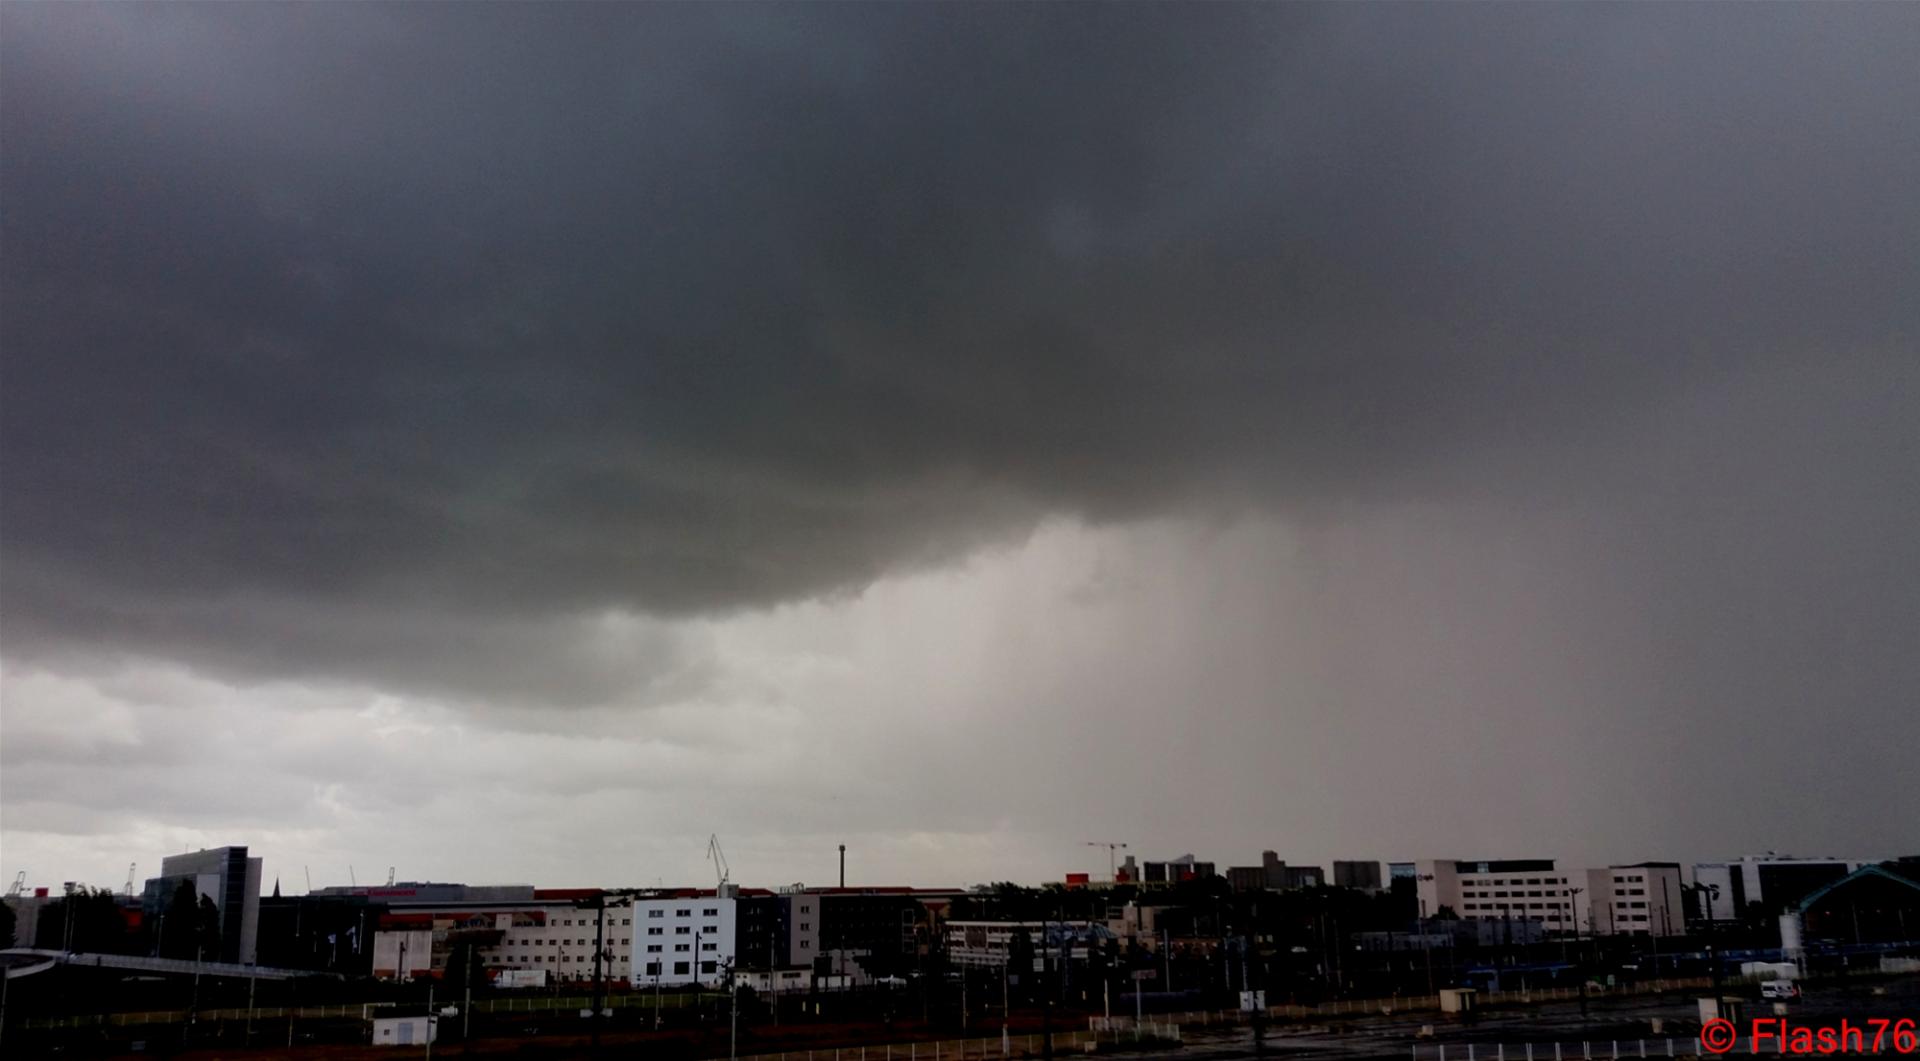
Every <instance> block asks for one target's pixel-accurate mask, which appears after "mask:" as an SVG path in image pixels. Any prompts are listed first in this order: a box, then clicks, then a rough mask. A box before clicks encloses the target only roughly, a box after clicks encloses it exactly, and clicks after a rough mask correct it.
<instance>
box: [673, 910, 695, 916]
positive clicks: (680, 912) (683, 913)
mask: <svg viewBox="0 0 1920 1061" xmlns="http://www.w3.org/2000/svg"><path fill="white" fill-rule="evenodd" d="M673 916H675V917H692V916H693V911H692V910H675V911H674V912H673Z"/></svg>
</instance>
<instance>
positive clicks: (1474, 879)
mask: <svg viewBox="0 0 1920 1061" xmlns="http://www.w3.org/2000/svg"><path fill="white" fill-rule="evenodd" d="M1413 870H1414V872H1413V874H1412V877H1413V879H1414V882H1415V896H1416V899H1417V902H1418V904H1419V914H1420V916H1421V917H1422V918H1427V917H1432V916H1434V915H1435V914H1437V913H1439V912H1440V910H1441V909H1442V908H1446V909H1449V910H1452V911H1453V912H1454V913H1455V914H1457V915H1459V916H1460V917H1461V918H1464V919H1466V920H1469V921H1522V920H1527V921H1538V922H1540V923H1542V924H1543V925H1545V926H1546V928H1547V930H1548V931H1550V932H1566V933H1575V932H1579V931H1582V930H1583V923H1584V922H1585V920H1586V911H1587V901H1588V898H1589V897H1588V895H1587V887H1586V875H1585V874H1584V873H1575V872H1573V871H1565V870H1559V869H1556V868H1554V861H1553V860H1552V859H1550V858H1539V859H1507V860H1500V861H1486V862H1477V861H1459V860H1452V859H1443V860H1437V861H1425V862H1416V863H1414V864H1413Z"/></svg>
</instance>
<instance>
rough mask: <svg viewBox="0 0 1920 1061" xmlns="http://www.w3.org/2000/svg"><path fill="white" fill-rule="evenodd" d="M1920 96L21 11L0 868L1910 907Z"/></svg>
mask: <svg viewBox="0 0 1920 1061" xmlns="http://www.w3.org/2000/svg"><path fill="white" fill-rule="evenodd" d="M1916 54H1920V6H1916V5H1899V4H1847V5H1784V4H1773V5H1755V6H1731V5H1719V4H1714V5H1679V4H1674V5H1644V4H1643V5H1545V4H1542V5H1526V6H1521V5H1439V4H1435V5H1424V6H1398V5H1387V4H1373V5H1359V4H1341V5H1329V6H1315V5H1307V4H1294V5H1279V4H1273V5H1264V6H1252V7H1239V6H1231V5H1222V4H1209V5H1195V6H1186V7H1177V8H1176V7H1158V6H1147V5H1134V4H1128V5H1119V4H1116V5H1111V6H1077V5H1047V6H1039V5H1035V6H1010V5H992V6H987V5H982V6H959V5H952V6H930V5H917V4H916V5H904V4H903V5H894V6H882V5H858V6H844V7H842V6H824V5H805V6H802V5H788V6H780V7H756V6H749V5H740V4H725V5H720V4H715V5H698V6H668V5H637V4H636V5H610V4H608V5H585V4H579V5H564V6H563V5H538V6H535V5H526V6H516V5H507V4H495V5H461V6H454V5H440V4H435V5H428V4H412V5H373V4H219V5H206V6H196V5H192V4H168V5H158V4H152V5H133V4H113V5H90V4H82V3H63V4H24V3H13V4H6V5H3V6H0V346H3V348H4V349H3V351H0V771H3V772H0V847H4V857H3V858H0V871H3V872H4V874H5V875H6V876H7V877H8V878H11V876H12V875H13V873H14V872H16V871H17V870H21V869H24V870H27V871H28V876H29V878H30V879H31V880H32V882H34V883H37V884H45V883H53V884H56V885H57V883H58V882H59V881H61V880H69V879H78V880H85V881H90V882H93V883H100V884H115V885H117V884H119V883H120V882H121V881H122V880H123V879H124V874H125V872H126V869H125V867H126V864H127V863H129V862H138V863H139V864H140V866H141V875H142V876H145V875H146V874H147V873H149V872H152V871H155V870H157V868H158V861H159V858H160V857H161V856H162V855H163V854H167V853H171V852H175V851H179V850H181V849H182V848H183V847H185V846H201V845H208V846H211V845H216V844H223V843H244V844H248V845H250V846H252V847H253V848H254V849H255V851H256V852H257V853H259V854H263V855H264V856H266V858H267V859H268V869H267V873H268V877H269V878H270V879H271V878H275V877H277V878H279V879H280V880H281V882H282V884H283V886H284V887H286V888H288V889H290V890H298V889H299V888H302V887H304V872H310V873H311V875H312V881H313V883H314V884H315V885H316V886H318V885H323V884H333V883H345V881H346V879H347V877H348V872H349V870H348V867H349V866H352V867H353V868H354V871H355V872H356V873H357V874H358V878H359V879H360V880H361V881H363V882H364V881H367V880H377V879H384V874H385V873H386V870H387V867H388V866H390V865H391V866H396V867H397V872H398V874H399V875H400V876H401V877H402V878H403V879H404V878H412V879H426V878H432V879H442V880H446V879H453V880H468V881H473V882H498V881H527V882H536V883H541V884H549V885H577V884H595V883H604V884H650V883H653V882H655V881H656V880H660V881H665V882H667V883H675V882H680V883H698V882H701V881H708V880H711V869H710V868H709V867H707V866H705V865H703V863H702V852H703V851H704V849H705V846H706V836H707V834H708V833H718V834H719V835H720V836H721V839H722V842H723V844H724V845H725V847H726V850H727V853H728V855H729V857H730V858H731V860H732V863H733V869H734V878H735V879H736V880H738V881H741V882H743V883H748V884H758V885H773V884H780V883H787V882H793V881H806V882H810V883H830V882H831V881H832V879H833V876H834V872H835V852H834V846H835V845H836V844H839V843H846V844H847V845H848V846H849V853H848V865H849V868H848V876H849V880H850V882H853V883H883V882H900V883H918V884H934V883H962V882H975V881H986V880H997V879H1006V878H1012V879H1020V880H1028V881H1040V880H1044V879H1050V878H1051V879H1057V878H1058V875H1059V874H1060V873H1062V872H1066V871H1075V870H1079V871H1089V870H1090V871H1095V872H1104V871H1105V868H1106V855H1105V852H1104V851H1099V850H1096V849H1094V848H1090V847H1087V846H1085V842H1086V841H1088V840H1098V841H1108V840H1112V841H1126V842H1129V843H1130V844H1131V845H1132V848H1131V850H1132V851H1134V852H1135V853H1137V854H1139V855H1141V856H1142V857H1148V858H1167V857H1172V856H1175V855H1179V854H1181V853H1184V852H1188V851H1192V852H1194V853H1195V854H1198V855H1199V856H1200V857H1202V858H1207V859H1212V860H1214V861H1216V862H1218V863H1220V864H1221V865H1222V866H1223V867H1224V866H1225V865H1228V864H1243V863H1248V862H1257V860H1258V857H1259V852H1260V851H1261V850H1262V849H1263V848H1272V849H1275V850H1277V851H1278V852H1279V853H1280V855H1281V857H1283V858H1286V859H1288V860H1290V861H1296V862H1325V861H1328V860H1331V859H1334V858H1379V859H1403V858H1432V857H1443V858H1444V857H1463V858H1486V857H1529V856H1539V855H1547V856H1559V857H1564V858H1572V859H1577V860H1591V861H1603V860H1605V861H1624V860H1636V861H1637V860H1642V859H1653V858H1659V859H1681V860H1687V861H1692V860H1695V859H1708V858H1724V857H1728V856H1737V855H1740V854H1743V853H1749V852H1757V851H1765V850H1769V849H1775V850H1780V851H1794V852H1800V853H1821V854H1826V853H1831V854H1840V855H1847V856H1854V857H1885V856H1891V855H1895V854H1902V853H1915V852H1920V770H1916V769H1915V768H1914V750H1915V747H1916V745H1920V704H1916V699H1917V697H1916V690H1920V415H1917V414H1920V192H1917V191H1916V189H1920V107H1916V101H1917V100H1920V64H1917V63H1915V62H1914V56H1915V55H1916ZM303 868H304V869H303Z"/></svg>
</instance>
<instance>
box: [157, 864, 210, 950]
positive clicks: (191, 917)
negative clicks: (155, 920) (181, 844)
mask: <svg viewBox="0 0 1920 1061" xmlns="http://www.w3.org/2000/svg"><path fill="white" fill-rule="evenodd" d="M155 931H156V933H157V934H158V936H159V949H160V957H162V958H186V959H191V958H193V957H195V956H196V954H197V952H198V951H199V948H200V935H201V933H200V893H199V892H198V891H197V890H196V889H195V888H194V886H193V884H192V883H191V882H189V881H184V880H183V881H181V882H180V885H179V887H176V888H175V889H174V890H173V896H172V898H170V899H168V900H167V908H166V909H165V910H162V911H161V912H160V925H159V928H157V929H156V930H155Z"/></svg>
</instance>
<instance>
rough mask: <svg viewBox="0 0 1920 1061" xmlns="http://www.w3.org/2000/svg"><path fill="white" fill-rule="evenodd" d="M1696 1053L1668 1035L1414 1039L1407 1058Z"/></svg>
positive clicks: (1582, 1058)
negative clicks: (1557, 1039) (1540, 1039)
mask: <svg viewBox="0 0 1920 1061" xmlns="http://www.w3.org/2000/svg"><path fill="white" fill-rule="evenodd" d="M1742 1052H1743V1053H1744V1052H1745V1051H1742ZM1699 1054H1700V1045H1699V1043H1698V1042H1697V1041H1696V1040H1694V1039H1691V1038H1683V1039H1675V1038H1671V1037H1668V1038H1664V1039H1583V1040H1570V1041H1565V1042H1549V1043H1531V1042H1528V1043H1505V1042H1496V1043H1420V1042H1416V1043H1414V1044H1413V1047H1412V1059H1411V1061H1639V1059H1640V1058H1649V1059H1660V1058H1670V1057H1672V1058H1692V1057H1698V1056H1699Z"/></svg>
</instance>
